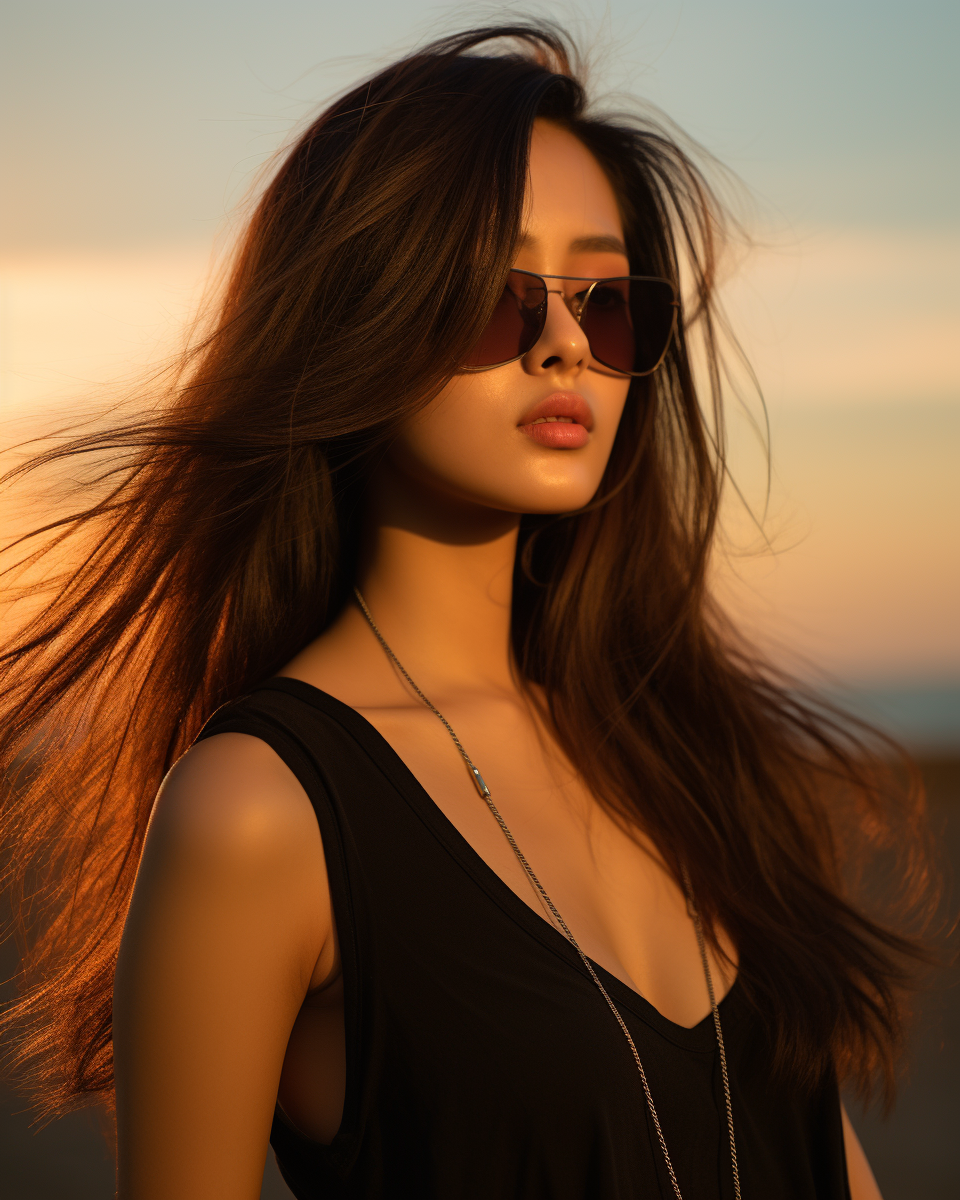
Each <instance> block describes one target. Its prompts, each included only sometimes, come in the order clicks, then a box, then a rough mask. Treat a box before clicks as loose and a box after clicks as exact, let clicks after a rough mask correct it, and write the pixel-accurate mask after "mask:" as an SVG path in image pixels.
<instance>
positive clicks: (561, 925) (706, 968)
mask: <svg viewBox="0 0 960 1200" xmlns="http://www.w3.org/2000/svg"><path fill="white" fill-rule="evenodd" d="M353 594H354V595H355V596H356V598H357V603H358V604H359V605H360V611H361V612H362V613H363V615H364V616H365V617H366V619H367V623H368V624H369V626H370V628H371V629H372V630H373V632H374V634H375V635H376V638H377V641H378V642H379V643H380V645H381V646H382V647H383V649H384V651H385V652H386V654H387V657H388V658H389V659H390V660H391V661H392V662H393V664H394V666H395V667H396V668H397V670H398V671H399V672H400V674H401V675H402V676H403V678H404V679H405V680H406V681H407V683H409V684H410V686H411V688H413V690H414V692H415V693H416V694H417V696H418V697H419V698H420V699H421V700H422V701H423V703H424V704H425V705H426V706H427V708H429V709H430V711H431V712H432V713H433V714H434V716H435V717H437V718H438V719H439V720H440V721H441V722H442V723H443V726H444V728H445V729H446V731H447V733H449V734H450V736H451V738H452V739H453V743H454V745H455V746H456V748H457V750H458V751H459V753H460V757H461V758H462V759H463V761H464V762H465V763H466V765H467V769H468V770H469V772H470V778H471V779H472V780H473V782H474V786H475V787H476V789H477V791H478V793H479V794H480V797H481V798H482V799H483V800H484V801H485V803H486V805H487V808H489V809H490V812H491V813H492V814H493V817H494V819H495V820H496V822H497V824H498V825H499V826H500V829H501V831H502V832H503V835H504V837H505V838H506V839H507V841H508V842H509V843H510V848H511V850H513V852H514V854H515V855H516V857H517V860H518V862H519V863H520V865H521V867H523V870H524V872H525V874H526V876H527V878H528V879H529V880H530V883H531V884H532V886H533V888H534V890H535V891H536V893H537V895H538V896H539V897H540V899H541V900H542V901H543V903H544V905H545V907H546V908H547V910H548V912H549V913H550V915H551V916H552V917H553V919H554V921H555V922H556V925H557V927H558V929H559V930H560V932H561V933H562V934H563V936H564V937H565V938H566V939H567V941H568V942H569V943H570V944H571V946H573V948H574V949H575V950H576V952H577V954H578V955H579V956H580V960H581V962H582V963H583V965H584V966H585V967H586V969H587V974H588V975H589V976H590V978H591V979H592V980H593V982H594V983H595V984H596V985H597V987H598V989H599V990H600V994H601V995H602V996H603V998H604V1000H605V1001H606V1003H607V1007H608V1008H609V1009H610V1011H611V1012H612V1013H613V1015H614V1017H615V1018H616V1021H617V1024H618V1025H619V1026H620V1029H621V1032H622V1033H623V1035H624V1037H625V1038H626V1039H627V1044H628V1045H629V1047H630V1052H631V1054H632V1056H633V1060H634V1062H635V1063H636V1064H637V1069H638V1071H639V1072H640V1082H641V1085H642V1087H643V1094H644V1097H645V1098H646V1101H647V1108H648V1109H649V1112H650V1117H651V1119H652V1120H653V1127H654V1130H655V1131H656V1135H657V1142H658V1144H659V1146H660V1152H661V1154H662V1155H663V1159H664V1163H665V1164H666V1168H667V1174H668V1175H669V1176H670V1185H671V1187H672V1188H673V1194H674V1196H675V1197H676V1200H683V1196H682V1194H681V1192H680V1185H679V1183H678V1182H677V1176H676V1173H675V1171H674V1169H673V1162H672V1160H671V1158H670V1152H669V1150H668V1149H667V1141H666V1138H665V1137H664V1134H663V1129H662V1128H661V1126H660V1117H659V1116H658V1115H657V1109H656V1106H655V1105H654V1103H653V1093H652V1092H651V1091H650V1085H649V1084H648V1082H647V1073H646V1071H644V1069H643V1063H642V1062H641V1061H640V1055H639V1053H638V1051H637V1047H636V1044H635V1042H634V1040H633V1036H632V1034H631V1033H630V1030H629V1029H628V1028H627V1024H626V1022H625V1021H624V1019H623V1017H622V1016H621V1015H620V1010H619V1009H618V1008H617V1006H616V1005H615V1004H614V1002H613V1000H611V998H610V995H609V993H608V992H607V989H606V988H605V987H604V986H603V983H602V982H601V980H600V977H599V976H598V975H597V973H596V971H595V970H594V969H593V963H592V962H591V961H590V959H589V958H587V956H586V954H584V952H583V951H582V950H581V948H580V943H579V942H578V941H577V939H576V938H575V937H574V936H573V933H572V932H571V930H570V927H569V926H568V925H567V923H566V921H565V920H564V919H563V917H562V916H561V915H560V913H559V911H558V910H557V908H556V905H555V904H554V903H553V901H552V900H551V899H550V897H549V896H548V895H547V892H546V889H545V888H544V886H543V884H542V883H541V882H540V880H539V879H538V878H537V876H536V875H535V874H534V872H533V868H532V867H531V866H530V864H529V863H528V862H527V859H526V856H525V855H524V854H523V852H522V851H521V849H520V847H519V846H518V845H517V842H516V839H515V838H514V836H513V834H512V833H511V832H510V828H509V826H508V825H507V823H506V821H505V820H504V819H503V816H502V815H501V813H500V810H499V809H498V808H497V806H496V805H495V804H494V802H493V798H492V796H491V795H490V789H489V788H488V787H487V785H486V784H485V783H484V781H483V776H482V775H481V774H480V772H479V771H478V770H477V768H476V767H475V766H474V765H473V760H472V759H471V758H470V755H469V754H467V752H466V750H465V749H464V748H463V744H462V743H461V741H460V739H459V738H458V737H457V735H456V734H455V733H454V731H453V726H452V725H451V724H450V722H449V721H448V720H447V719H446V717H445V716H444V715H443V713H441V712H440V710H439V709H438V708H436V707H435V706H434V705H433V704H431V702H430V701H429V700H428V699H427V697H426V696H425V695H424V694H423V692H421V691H420V689H419V688H418V687H417V685H416V684H415V683H414V682H413V680H412V679H411V677H410V676H409V675H408V674H407V672H406V670H405V668H404V666H403V664H402V663H401V662H400V659H399V658H397V656H396V655H395V654H394V652H393V651H392V650H391V649H390V647H389V645H388V644H387V641H386V639H385V638H384V636H383V634H382V633H381V632H380V630H379V629H378V628H377V625H376V622H375V621H374V619H373V617H372V615H371V613H370V610H369V608H367V605H366V601H365V600H364V598H363V596H361V594H360V589H359V588H356V587H355V588H354V589H353ZM683 885H684V891H685V893H686V898H687V908H688V911H689V913H690V917H691V919H692V920H693V927H694V930H695V932H696V935H697V947H698V949H699V951H700V961H701V962H702V964H703V973H704V977H705V978H706V981H707V995H708V996H709V998H710V1009H711V1012H712V1013H713V1025H714V1029H715V1030H716V1034H717V1049H718V1051H719V1054H720V1075H721V1078H722V1080H723V1097H724V1102H725V1105H726V1117H727V1133H728V1135H729V1138H730V1165H731V1168H732V1171H733V1195H734V1200H741V1197H740V1169H739V1166H738V1164H737V1143H736V1138H735V1137H734V1133H733V1105H732V1103H731V1101H730V1079H729V1075H728V1073H727V1052H726V1047H725V1046H724V1044H723V1031H722V1030H721V1028H720V1011H719V1009H718V1007H717V1000H716V996H715V994H714V990H713V976H712V975H711V973H710V962H709V960H708V958H707V947H706V943H705V941H704V936H703V926H702V925H701V922H700V913H699V911H698V909H697V906H696V904H695V903H694V900H693V890H692V888H691V886H690V877H689V875H688V874H687V869H686V867H684V868H683Z"/></svg>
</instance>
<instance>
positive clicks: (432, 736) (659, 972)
mask: <svg viewBox="0 0 960 1200" xmlns="http://www.w3.org/2000/svg"><path fill="white" fill-rule="evenodd" d="M363 715H364V716H365V717H366V718H367V720H369V721H370V722H371V724H373V725H374V726H375V727H376V728H377V729H378V731H379V732H380V734H381V735H382V736H383V737H384V738H385V740H386V741H387V742H388V743H389V744H390V745H391V747H392V748H393V749H394V750H395V751H396V752H397V754H398V755H399V757H400V758H401V759H402V760H403V762H404V763H405V765H406V766H407V767H408V768H409V770H410V771H411V772H412V774H413V775H414V776H415V777H416V778H417V780H418V781H419V783H420V784H421V785H422V787H423V788H424V790H425V791H426V792H427V793H428V795H429V796H430V797H431V799H432V800H433V802H434V803H435V804H436V805H437V807H438V808H439V809H440V810H441V812H442V813H443V815H444V816H445V817H446V818H447V820H448V821H449V822H450V823H451V824H452V825H453V826H454V827H455V828H456V829H457V831H458V832H459V833H460V834H461V836H462V837H463V838H464V839H465V840H466V841H467V842H468V843H469V845H470V847H471V848H472V850H473V851H474V852H475V853H476V854H477V855H478V856H479V857H480V858H481V859H483V861H484V862H485V863H486V864H487V866H488V867H490V868H491V869H492V870H493V871H494V872H495V873H496V874H497V875H498V876H499V877H500V878H501V879H502V880H503V882H504V883H506V884H507V886H508V887H510V888H511V890H512V891H513V892H514V893H515V894H516V896H517V897H518V898H519V899H520V900H522V901H523V902H524V903H525V904H527V905H528V906H529V907H530V908H531V909H532V910H533V911H534V912H536V913H537V914H538V916H540V917H541V918H542V919H543V920H546V921H548V922H550V923H551V924H554V923H555V922H554V920H553V917H552V916H551V914H550V913H549V911H548V909H547V907H546V905H545V904H544V902H543V901H542V899H541V898H540V896H539V895H538V892H537V890H536V888H535V886H534V885H533V883H532V881H531V880H530V878H529V877H528V875H527V874H526V872H525V870H524V868H523V866H522V865H521V863H520V861H519V859H518V857H517V855H516V853H515V852H514V850H513V848H512V847H511V845H510V842H509V840H508V839H507V837H506V836H505V834H504V832H503V830H502V829H501V827H500V825H499V824H498V822H497V820H496V819H495V817H494V815H493V814H492V813H491V811H490V808H489V807H488V805H487V804H486V802H485V801H484V800H483V798H482V797H481V796H480V795H479V793H478V791H477V789H476V787H475V786H474V783H473V780H472V778H471V776H470V773H469V769H468V767H467V765H466V763H465V762H464V759H463V757H462V756H461V754H460V752H459V750H458V749H457V747H456V745H455V743H454V741H453V739H452V737H451V736H450V734H449V733H448V731H447V730H446V729H445V728H444V727H443V725H442V724H441V723H440V721H439V720H438V719H437V718H436V717H435V716H434V714H432V713H430V712H429V711H427V710H425V709H388V710H381V709H374V710H369V711H364V712H363ZM444 715H445V716H446V717H447V719H448V720H449V721H450V724H451V725H452V727H453V728H454V729H455V730H456V731H457V734H458V736H459V738H460V740H461V743H462V745H463V746H464V748H465V749H466V751H467V753H468V754H469V755H470V758H471V760H472V761H473V763H474V765H475V766H476V767H477V769H478V770H479V771H480V773H481V775H482V776H483V778H484V780H485V781H486V783H487V786H488V787H489V788H490V792H491V797H492V799H493V801H494V803H495V805H496V807H497V809H498V810H499V812H500V814H501V815H502V817H503V819H504V821H505V822H506V824H507V826H508V828H509V830H510V832H511V833H512V835H513V837H514V839H515V841H516V843H517V845H518V847H519V848H520V850H521V851H522V853H523V855H524V856H525V858H526V859H527V861H528V863H529V865H530V867H531V869H532V871H533V872H534V873H535V875H536V876H537V878H538V879H539V881H540V883H541V884H542V886H543V888H544V889H545V890H546V892H547V894H548V895H549V897H550V899H551V900H552V901H553V904H554V905H555V907H556V908H557V909H558V910H559V912H560V914H561V915H562V916H563V918H564V920H565V921H566V923H567V925H568V926H569V928H570V929H571V931H572V932H573V934H574V936H575V937H576V939H577V941H578V942H579V944H580V946H581V947H582V949H583V951H584V953H585V954H587V955H588V957H590V958H592V959H593V960H594V961H595V962H599V963H600V964H601V965H602V966H603V967H605V968H606V969H607V970H608V971H610V972H611V974H613V975H615V976H617V977H618V978H619V979H621V980H622V981H623V982H624V983H625V984H627V986H629V987H631V988H632V989H633V990H635V991H638V992H640V993H641V994H642V995H643V996H644V997H645V998H646V999H648V1000H649V1001H650V1003H651V1004H653V1005H654V1007H655V1008H657V1009H659V1011H660V1012H661V1013H662V1014H663V1015H664V1016H666V1017H668V1018H669V1019H670V1020H672V1021H674V1022H676V1023H677V1024H680V1025H686V1026H692V1025H694V1024H696V1023H697V1022H698V1021H700V1020H701V1019H702V1018H703V1017H704V1016H705V1014H706V1013H707V1012H708V1011H709V1002H708V998H707V991H706V983H705V979H704V975H703V967H702V963H701V960H700V953H699V948H698V946H697V940H696V933H695V930H694V926H693V922H692V920H691V918H690V915H689V912H688V910H687V904H686V898H685V896H684V895H683V892H682V890H681V889H680V888H679V887H678V886H677V884H676V882H675V881H674V879H673V878H672V876H671V875H670V873H669V872H668V871H667V870H666V868H665V867H664V865H663V863H662V862H661V861H660V859H659V856H658V855H657V853H656V851H655V849H654V847H653V846H651V844H650V843H649V841H647V840H646V839H645V838H644V836H643V835H642V834H641V833H640V832H639V830H637V829H636V828H635V827H634V828H629V827H627V826H626V824H625V823H623V822H621V821H618V820H617V819H616V818H615V817H614V816H613V815H612V814H611V813H610V812H609V811H608V810H607V809H606V808H605V807H604V806H603V805H601V804H600V803H599V802H598V801H597V800H596V799H595V798H594V797H593V796H592V795H591V794H590V792H589V791H588V790H587V789H586V787H585V786H584V784H583V782H582V780H581V779H580V777H579V776H578V774H577V772H576V771H575V770H574V768H573V766H572V765H571V763H570V759H569V758H568V756H567V755H566V754H565V753H564V749H563V747H561V746H558V745H557V744H556V743H555V741H553V740H552V739H551V738H550V737H549V736H548V735H547V734H546V733H545V731H544V729H543V728H542V726H541V725H540V724H539V722H538V721H537V720H536V719H535V717H534V715H533V714H532V713H531V712H529V711H528V710H526V709H524V708H523V707H521V706H519V705H517V704H515V703H512V702H505V703H503V704H502V705H498V704H496V703H494V704H491V703H490V701H489V699H485V700H484V702H483V703H477V704H475V705H472V704H471V703H470V702H469V701H466V702H462V703H458V704H452V705H449V706H448V709H447V710H446V711H445V713H444ZM725 949H728V952H729V953H730V954H731V957H733V949H732V947H725ZM711 967H712V969H713V971H714V977H715V983H716V985H717V990H718V993H719V994H720V995H723V994H724V992H725V991H726V990H727V987H728V986H729V983H730V982H731V981H732V971H731V970H730V967H729V964H724V963H723V962H722V961H717V960H716V959H715V958H713V957H711ZM725 967H726V970H725V969H724V968H725Z"/></svg>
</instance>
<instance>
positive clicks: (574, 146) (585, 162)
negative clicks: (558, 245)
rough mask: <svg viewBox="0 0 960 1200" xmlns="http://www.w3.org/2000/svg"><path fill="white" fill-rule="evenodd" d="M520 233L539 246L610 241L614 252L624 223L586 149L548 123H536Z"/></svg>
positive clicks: (620, 237)
mask: <svg viewBox="0 0 960 1200" xmlns="http://www.w3.org/2000/svg"><path fill="white" fill-rule="evenodd" d="M523 232H524V233H525V234H526V235H528V237H531V238H534V239H536V240H537V241H542V240H544V238H547V239H548V240H550V241H554V240H556V239H563V240H565V241H566V242H567V243H568V244H569V243H573V242H577V241H581V242H582V241H586V240H597V239H609V249H610V250H611V251H613V252H616V248H617V246H618V245H620V246H622V242H623V223H622V221H621V219H620V209H619V206H618V205H617V198H616V196H615V195H614V191H613V188H612V187H611V185H610V181H609V180H608V179H607V177H606V175H605V174H604V172H603V169H602V168H601V166H600V164H599V163H598V162H597V160H596V159H595V158H594V157H593V155H592V154H591V153H590V151H589V150H588V149H587V148H586V146H584V144H583V143H582V142H581V141H580V140H579V138H577V137H575V136H574V135H573V134H572V133H570V131H569V130H567V129H563V128H562V127H560V126H559V125H554V124H553V123H552V122H550V121H544V120H542V119H538V120H537V121H535V122H534V127H533V135H532V137H531V140H530V167H529V175H528V179H527V190H526V195H525V198H524V213H523Z"/></svg>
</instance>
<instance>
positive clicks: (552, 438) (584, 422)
mask: <svg viewBox="0 0 960 1200" xmlns="http://www.w3.org/2000/svg"><path fill="white" fill-rule="evenodd" d="M518 428H519V429H521V430H522V431H523V432H524V433H525V434H526V435H527V436H528V437H531V438H533V440H534V441H535V442H539V443H540V445H541V446H549V447H550V448H551V449H554V450H579V449H580V447H581V446H585V445H586V444H587V442H588V441H589V440H590V430H591V429H592V428H593V413H592V412H591V411H590V406H589V404H587V402H586V400H584V398H583V397H582V396H581V395H580V394H579V393H578V392H554V393H553V394H552V395H550V396H547V397H546V399H544V400H541V401H540V403H539V404H535V405H534V406H533V408H531V409H528V411H527V412H525V413H524V414H523V416H522V417H521V418H520V421H519V423H518Z"/></svg>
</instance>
